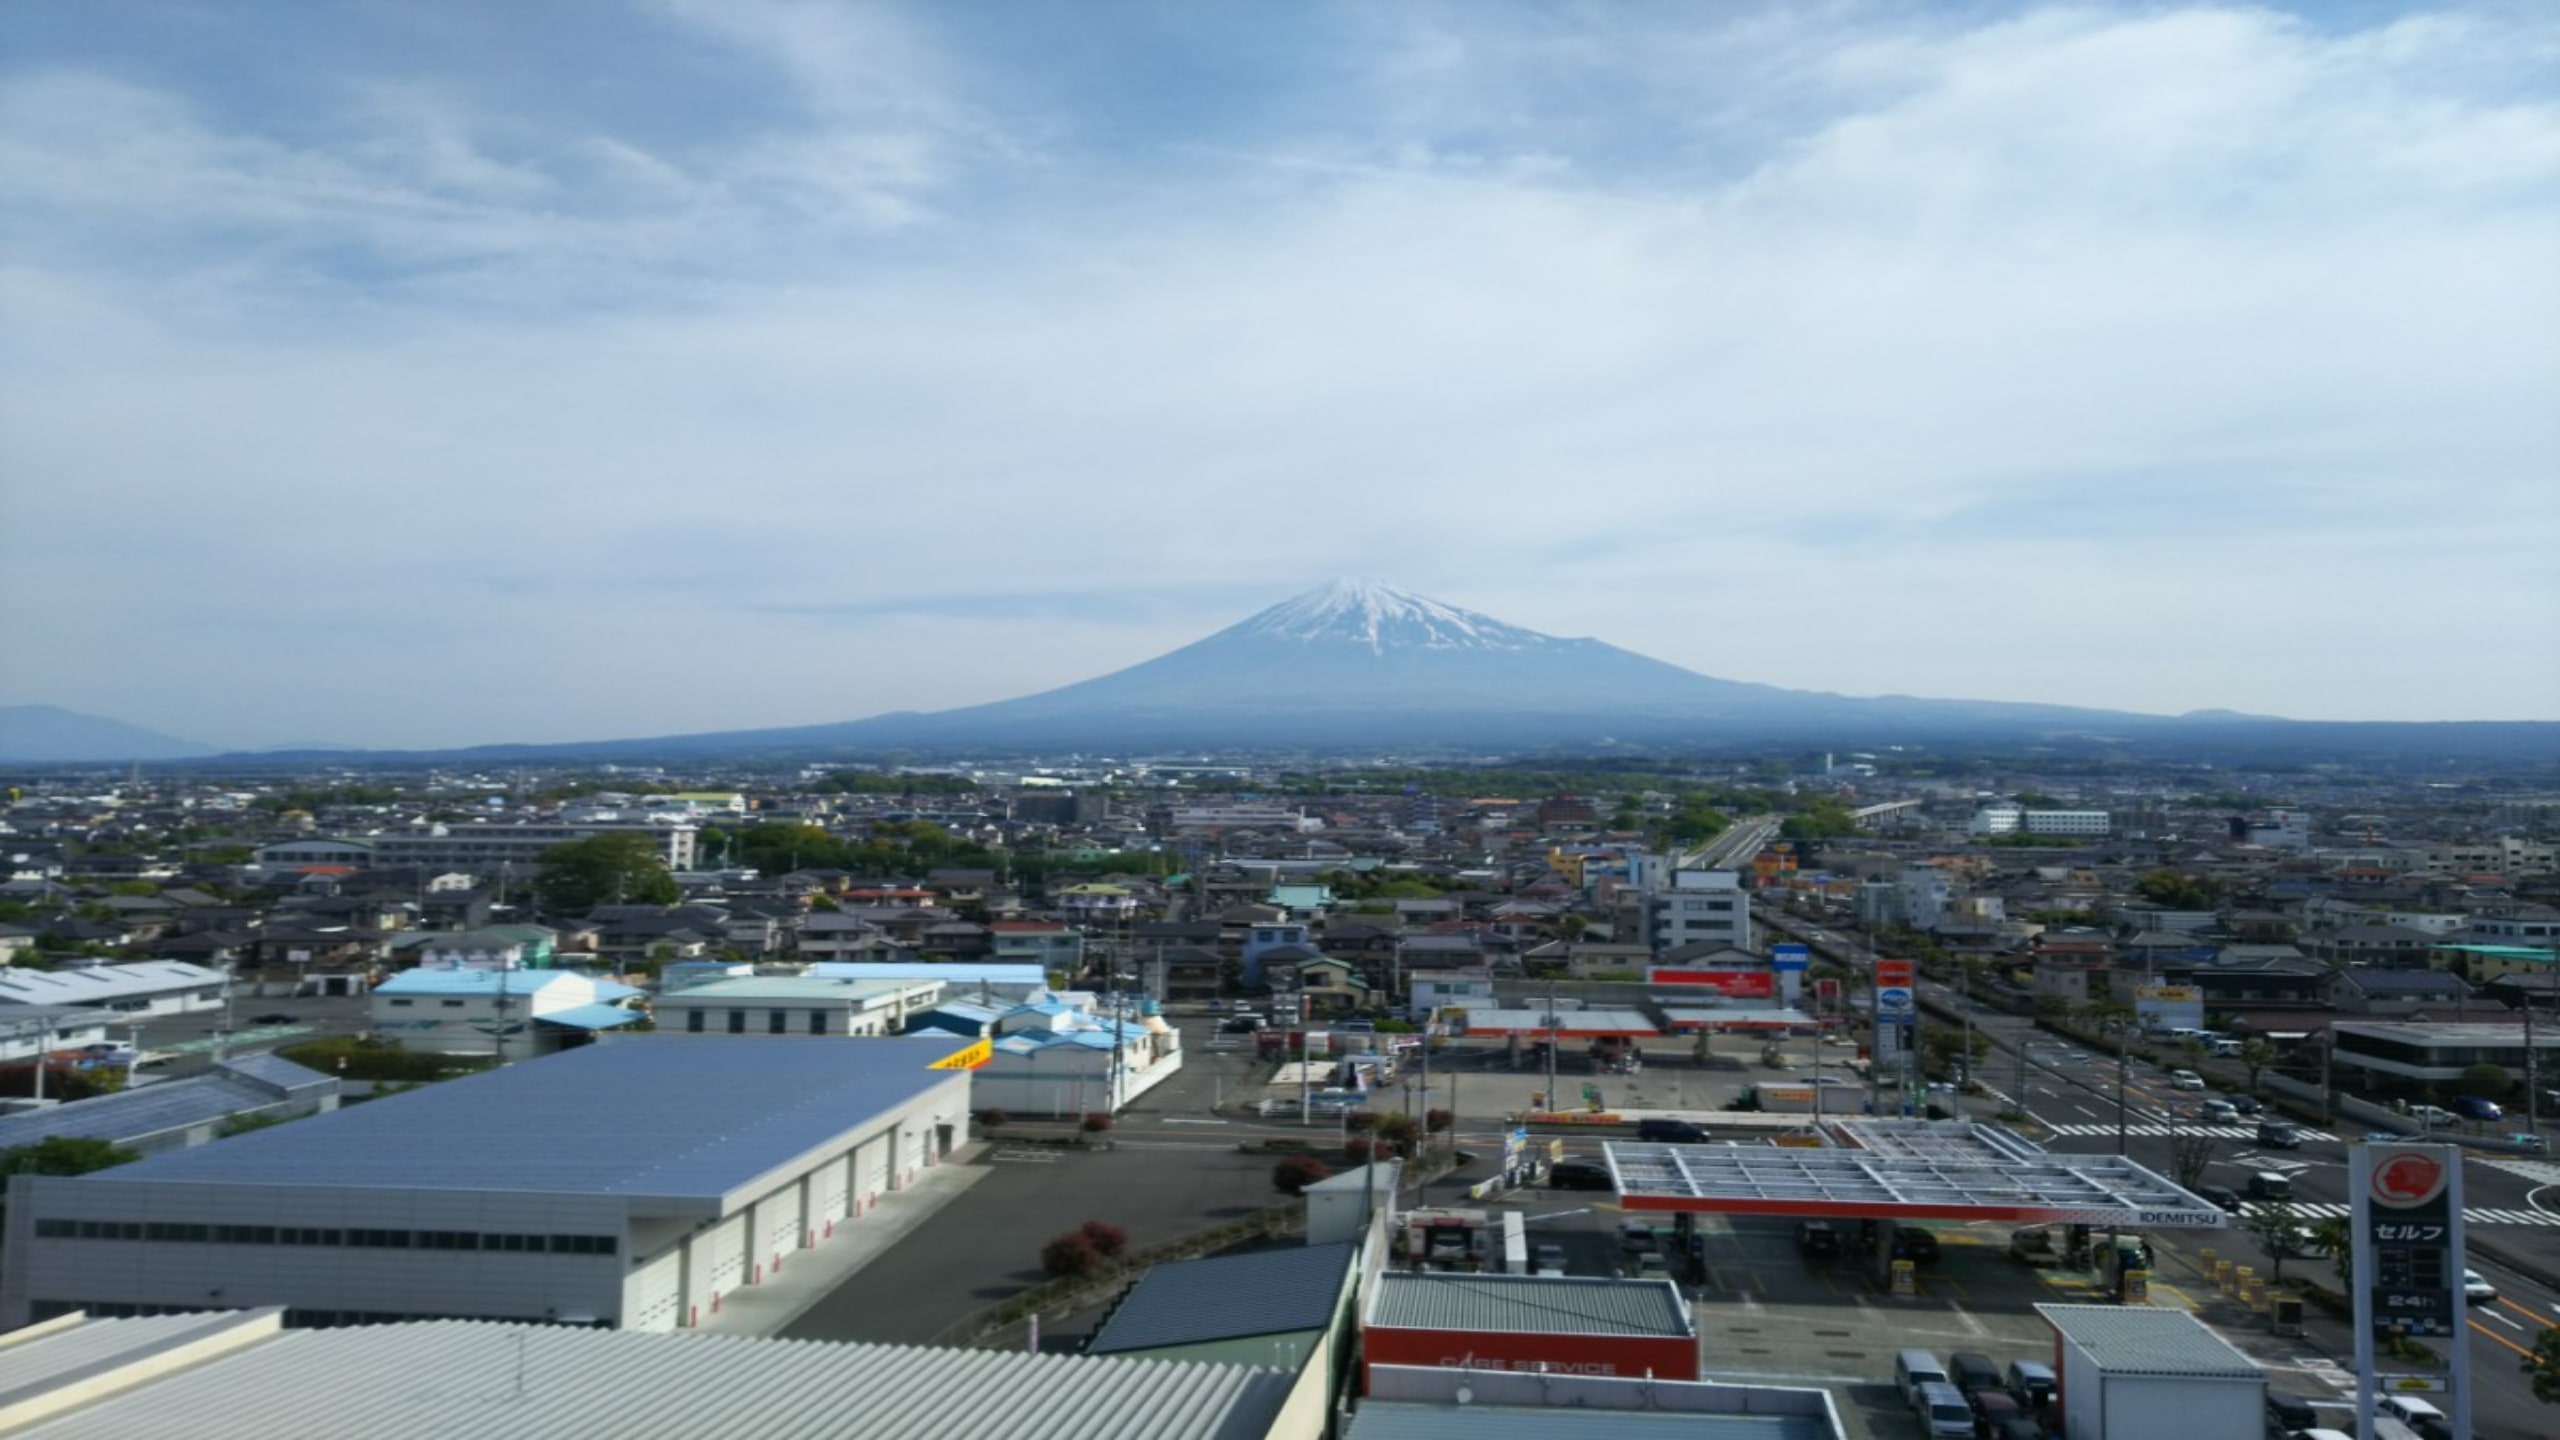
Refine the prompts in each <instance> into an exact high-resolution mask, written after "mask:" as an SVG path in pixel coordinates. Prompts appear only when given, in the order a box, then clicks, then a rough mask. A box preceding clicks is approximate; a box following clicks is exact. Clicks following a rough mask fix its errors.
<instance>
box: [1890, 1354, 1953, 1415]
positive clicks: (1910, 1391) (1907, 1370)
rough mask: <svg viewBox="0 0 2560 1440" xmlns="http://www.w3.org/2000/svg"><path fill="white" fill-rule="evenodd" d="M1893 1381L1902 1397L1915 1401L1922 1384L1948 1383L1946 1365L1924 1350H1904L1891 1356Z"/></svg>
mask: <svg viewBox="0 0 2560 1440" xmlns="http://www.w3.org/2000/svg"><path fill="white" fill-rule="evenodd" d="M1893 1383H1894V1387H1895V1388H1896V1389H1898V1390H1900V1391H1901V1392H1902V1398H1904V1399H1905V1400H1910V1401H1912V1402H1914V1403H1917V1402H1918V1399H1919V1390H1920V1387H1921V1386H1922V1385H1945V1384H1948V1383H1949V1381H1948V1379H1947V1367H1946V1366H1945V1365H1942V1364H1940V1363H1939V1361H1938V1357H1937V1356H1935V1355H1932V1354H1930V1353H1929V1352H1928V1351H1926V1350H1905V1351H1903V1352H1902V1353H1901V1354H1899V1355H1896V1356H1894V1357H1893Z"/></svg>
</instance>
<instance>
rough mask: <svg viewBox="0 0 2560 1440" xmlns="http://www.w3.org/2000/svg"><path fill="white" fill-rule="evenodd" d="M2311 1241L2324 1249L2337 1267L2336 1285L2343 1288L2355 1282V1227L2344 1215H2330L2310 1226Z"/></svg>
mask: <svg viewBox="0 0 2560 1440" xmlns="http://www.w3.org/2000/svg"><path fill="white" fill-rule="evenodd" d="M2311 1243H2312V1244H2313V1245H2315V1246H2317V1247H2319V1248H2320V1249H2323V1250H2326V1251H2327V1252H2328V1254H2329V1259H2330V1260H2331V1261H2332V1262H2333V1263H2335V1264H2336V1265H2337V1267H2338V1285H2339V1288H2341V1289H2345V1288H2348V1287H2351V1286H2353V1285H2354V1284H2355V1283H2356V1254H2355V1245H2356V1227H2355V1222H2354V1221H2352V1220H2350V1219H2348V1218H2347V1217H2346V1216H2344V1215H2336V1216H2332V1217H2330V1218H2329V1219H2326V1220H2323V1221H2321V1222H2320V1223H2319V1224H2317V1225H2314V1226H2312V1227H2311Z"/></svg>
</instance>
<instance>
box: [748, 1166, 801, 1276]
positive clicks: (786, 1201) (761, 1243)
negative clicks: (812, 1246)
mask: <svg viewBox="0 0 2560 1440" xmlns="http://www.w3.org/2000/svg"><path fill="white" fill-rule="evenodd" d="M799 1248H800V1186H799V1183H798V1182H797V1181H794V1182H793V1183H791V1184H789V1185H785V1186H783V1187H782V1188H781V1189H779V1190H776V1191H774V1192H773V1193H772V1194H770V1195H767V1196H766V1197H764V1198H763V1199H762V1200H759V1201H757V1202H756V1248H755V1263H756V1265H757V1267H758V1268H757V1270H756V1272H755V1275H756V1283H758V1284H762V1283H764V1282H765V1281H767V1280H770V1279H772V1278H773V1272H774V1271H776V1270H778V1269H780V1268H781V1266H782V1257H784V1256H785V1255H788V1254H790V1253H791V1252H792V1251H794V1250H797V1249H799Z"/></svg>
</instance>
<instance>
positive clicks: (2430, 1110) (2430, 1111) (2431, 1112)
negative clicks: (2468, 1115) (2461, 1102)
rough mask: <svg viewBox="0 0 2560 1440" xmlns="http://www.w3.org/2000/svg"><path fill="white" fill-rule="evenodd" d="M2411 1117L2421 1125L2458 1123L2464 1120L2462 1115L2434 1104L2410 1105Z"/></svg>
mask: <svg viewBox="0 0 2560 1440" xmlns="http://www.w3.org/2000/svg"><path fill="white" fill-rule="evenodd" d="M2409 1118H2410V1119H2412V1120H2415V1121H2417V1122H2418V1123H2419V1124H2421V1125H2457V1124H2460V1123H2461V1121H2462V1117H2461V1116H2459V1115H2456V1114H2454V1113H2453V1112H2452V1111H2450V1110H2446V1109H2443V1108H2441V1107H2439V1106H2434V1105H2412V1106H2410V1107H2409Z"/></svg>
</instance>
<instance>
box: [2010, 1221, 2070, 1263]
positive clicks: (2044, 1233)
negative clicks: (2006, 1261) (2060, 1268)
mask: <svg viewBox="0 0 2560 1440" xmlns="http://www.w3.org/2000/svg"><path fill="white" fill-rule="evenodd" d="M2009 1258H2010V1259H2012V1260H2016V1261H2018V1262H2020V1263H2022V1264H2027V1265H2059V1264H2061V1263H2062V1248H2061V1247H2060V1246H2058V1245H2056V1244H2054V1243H2053V1232H2052V1231H2051V1230H2048V1229H2045V1228H2044V1227H2043V1226H2037V1227H2035V1228H2033V1229H2029V1230H2012V1231H2010V1232H2009Z"/></svg>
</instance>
